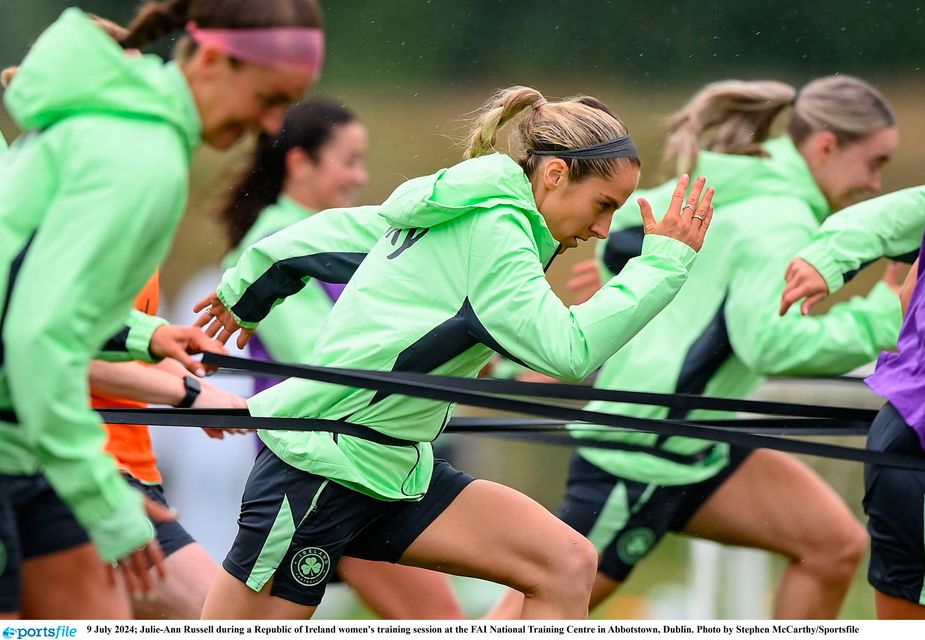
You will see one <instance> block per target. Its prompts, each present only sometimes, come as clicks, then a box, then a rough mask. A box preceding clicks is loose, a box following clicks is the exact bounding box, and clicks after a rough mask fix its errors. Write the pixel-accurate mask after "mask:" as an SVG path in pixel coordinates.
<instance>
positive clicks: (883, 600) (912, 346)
mask: <svg viewBox="0 0 925 640" xmlns="http://www.w3.org/2000/svg"><path fill="white" fill-rule="evenodd" d="M830 222H831V224H830ZM923 228H925V187H913V188H911V189H903V190H902V191H897V192H896V193H891V194H889V195H885V196H881V197H880V198H875V199H873V200H869V201H868V202H865V203H863V204H859V205H856V206H854V207H851V208H849V209H848V210H846V211H845V212H844V213H843V214H839V215H838V216H837V219H836V218H833V219H832V220H831V221H827V222H826V224H824V225H823V227H822V228H821V229H820V231H819V234H817V236H816V239H815V240H814V241H813V243H812V244H811V245H810V246H808V247H806V249H804V250H803V251H801V252H800V258H797V259H795V260H794V261H793V262H792V263H791V265H790V267H789V268H788V270H787V289H786V291H785V292H784V296H783V300H782V306H781V312H782V313H783V312H786V310H787V309H788V308H789V307H790V305H791V304H793V303H794V302H796V301H797V300H799V299H801V298H804V297H806V299H807V303H808V305H807V303H804V306H809V305H811V304H812V303H814V302H817V301H818V300H820V299H822V298H824V297H825V296H826V295H828V294H829V292H834V291H836V290H837V289H838V288H839V287H840V286H841V285H842V283H843V282H844V280H845V277H846V275H847V274H849V273H852V272H854V271H856V270H857V269H859V268H860V267H861V266H862V265H864V264H866V263H868V262H870V261H872V260H876V259H877V258H879V257H881V256H888V257H896V256H902V255H908V254H909V252H910V251H911V252H914V253H915V255H916V256H917V258H916V261H915V263H914V264H913V266H912V269H911V270H910V272H909V276H908V277H907V278H906V282H905V284H904V285H903V291H902V295H901V298H902V303H903V311H904V314H905V321H904V323H903V326H902V330H901V331H900V334H899V351H898V352H897V353H892V352H890V353H883V354H881V355H880V359H879V361H878V362H877V369H876V371H875V373H874V375H872V376H870V377H869V378H868V379H867V384H868V386H869V387H870V388H871V389H873V390H874V391H876V392H877V393H878V394H879V395H881V396H883V397H884V398H886V400H887V404H885V405H884V406H883V408H882V409H881V410H880V413H879V414H877V417H876V419H875V420H874V422H873V424H872V425H871V427H870V431H869V432H868V440H867V448H868V449H870V450H871V451H888V452H890V453H900V454H906V455H911V456H919V457H922V456H925V410H923V404H922V399H923V398H925V370H923V367H922V363H925V294H923V293H922V288H923V287H925V285H923V284H922V280H923V275H922V265H923V264H925V262H923V256H922V248H921V247H922V246H923V241H925V238H923V236H922V233H923ZM864 484H865V488H866V493H865V495H864V512H865V513H866V514H867V516H868V523H867V531H868V533H869V534H870V540H871V552H870V566H869V568H868V573H867V579H868V581H869V582H870V584H871V586H873V588H874V590H875V601H876V606H877V616H878V617H879V618H890V619H896V618H898V619H911V618H917V619H923V618H925V547H923V544H922V540H925V530H923V522H925V502H923V496H925V473H922V472H920V471H909V470H904V469H893V468H890V467H880V466H876V465H867V466H866V467H865V469H864Z"/></svg>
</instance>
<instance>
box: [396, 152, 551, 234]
mask: <svg viewBox="0 0 925 640" xmlns="http://www.w3.org/2000/svg"><path fill="white" fill-rule="evenodd" d="M497 206H509V207H514V208H515V209H520V210H521V211H523V212H524V213H526V214H527V215H529V216H531V217H536V218H539V219H540V220H541V221H542V216H541V215H540V212H539V211H537V208H536V202H535V201H534V199H533V187H532V186H531V185H530V181H529V180H528V179H527V176H526V174H524V171H523V169H522V168H521V167H520V165H518V164H517V163H516V162H514V160H512V159H511V158H510V157H508V156H506V155H504V154H503V153H494V154H492V155H488V156H481V157H479V158H473V159H472V160H466V161H464V162H460V163H459V164H457V165H455V166H452V167H450V168H449V169H441V170H440V171H438V172H437V173H435V174H433V175H429V176H423V177H420V178H414V179H412V180H408V181H407V182H405V183H404V184H402V185H401V186H399V187H398V188H397V189H396V190H395V191H394V192H393V193H392V195H391V196H389V198H388V199H387V200H386V201H385V202H384V203H383V204H382V214H381V215H382V216H383V217H384V218H385V219H386V220H387V221H388V222H389V224H390V225H392V226H393V227H395V228H397V229H407V228H411V227H415V228H425V227H433V226H436V225H438V224H442V223H444V222H449V221H450V220H453V219H455V218H458V217H459V216H462V215H465V214H467V213H470V212H472V211H477V210H480V209H490V208H492V207H497ZM544 226H545V222H544Z"/></svg>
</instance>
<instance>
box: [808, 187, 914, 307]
mask: <svg viewBox="0 0 925 640" xmlns="http://www.w3.org/2000/svg"><path fill="white" fill-rule="evenodd" d="M923 230H925V186H920V187H910V188H908V189H902V190H900V191H896V192H894V193H888V194H886V195H883V196H880V197H879V198H873V199H871V200H867V201H866V202H861V203H860V204H856V205H854V206H851V207H848V208H847V209H845V210H844V211H842V212H840V213H839V214H838V215H837V216H832V217H831V218H829V219H828V220H826V221H825V222H824V223H823V224H822V226H821V227H820V228H819V231H818V232H817V233H816V235H815V236H814V238H813V243H812V244H811V245H809V246H808V247H806V248H804V249H803V250H801V251H800V252H799V253H798V254H797V257H799V258H803V259H804V260H806V261H807V262H808V263H810V264H811V265H813V266H814V267H815V268H816V270H817V271H818V272H819V273H820V274H822V277H824V278H825V281H826V283H827V284H828V285H829V293H835V292H836V291H838V290H839V289H840V288H841V286H842V285H843V284H844V283H845V282H846V281H847V280H849V279H850V278H851V277H852V276H853V275H854V274H855V273H856V272H857V270H858V269H860V268H861V267H863V266H864V265H866V264H867V263H869V262H871V261H873V260H877V259H878V258H881V257H884V256H885V257H887V258H892V259H895V260H901V261H904V262H912V261H913V260H915V258H916V257H917V256H918V253H919V247H920V246H921V244H922V232H923Z"/></svg>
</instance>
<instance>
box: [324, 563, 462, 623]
mask: <svg viewBox="0 0 925 640" xmlns="http://www.w3.org/2000/svg"><path fill="white" fill-rule="evenodd" d="M337 572H338V573H339V574H340V575H341V577H342V578H343V579H344V580H345V581H346V582H347V584H349V585H350V586H351V587H352V588H353V590H354V591H356V593H357V595H358V596H359V597H360V599H361V600H363V602H365V603H366V604H367V605H369V607H370V608H371V609H372V610H373V611H374V612H375V613H376V615H378V616H379V617H380V618H384V619H386V620H459V619H461V618H462V610H461V609H460V608H459V603H457V602H456V598H455V597H454V596H453V591H452V590H451V589H450V584H449V580H447V577H446V576H445V575H444V574H442V573H438V572H436V571H430V570H428V569H419V568H418V567H405V566H402V565H398V564H391V563H389V562H373V561H371V560H360V559H358V558H348V557H343V558H341V559H340V562H338V563H337Z"/></svg>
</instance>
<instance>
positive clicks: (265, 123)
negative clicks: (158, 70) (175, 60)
mask: <svg viewBox="0 0 925 640" xmlns="http://www.w3.org/2000/svg"><path fill="white" fill-rule="evenodd" d="M183 72H184V74H186V77H187V80H188V81H189V84H190V90H191V91H192V93H193V97H194V99H195V101H196V106H197V108H198V110H199V117H200V119H201V120H202V138H203V140H204V141H205V143H206V144H208V145H210V146H212V147H215V148H216V149H227V148H229V147H231V146H233V145H234V144H235V143H236V142H238V141H239V140H240V139H241V138H242V137H243V136H244V134H246V133H259V132H261V131H264V132H266V133H268V134H270V135H276V134H278V133H279V131H280V129H282V126H283V116H284V115H285V112H286V109H287V108H288V107H289V106H290V105H292V104H294V103H296V102H298V101H299V100H300V99H301V98H302V96H304V95H305V93H306V92H307V91H308V90H309V89H310V88H311V85H312V84H313V82H314V74H312V73H310V72H307V71H303V70H300V69H294V68H287V67H267V66H263V65H256V64H249V63H246V62H240V61H233V60H231V59H229V58H228V57H227V56H225V55H224V54H223V53H221V52H219V51H217V50H215V49H212V48H209V47H202V48H200V49H197V50H196V52H195V53H194V54H193V55H192V56H191V58H190V59H189V60H188V61H186V62H185V63H184V64H183Z"/></svg>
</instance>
